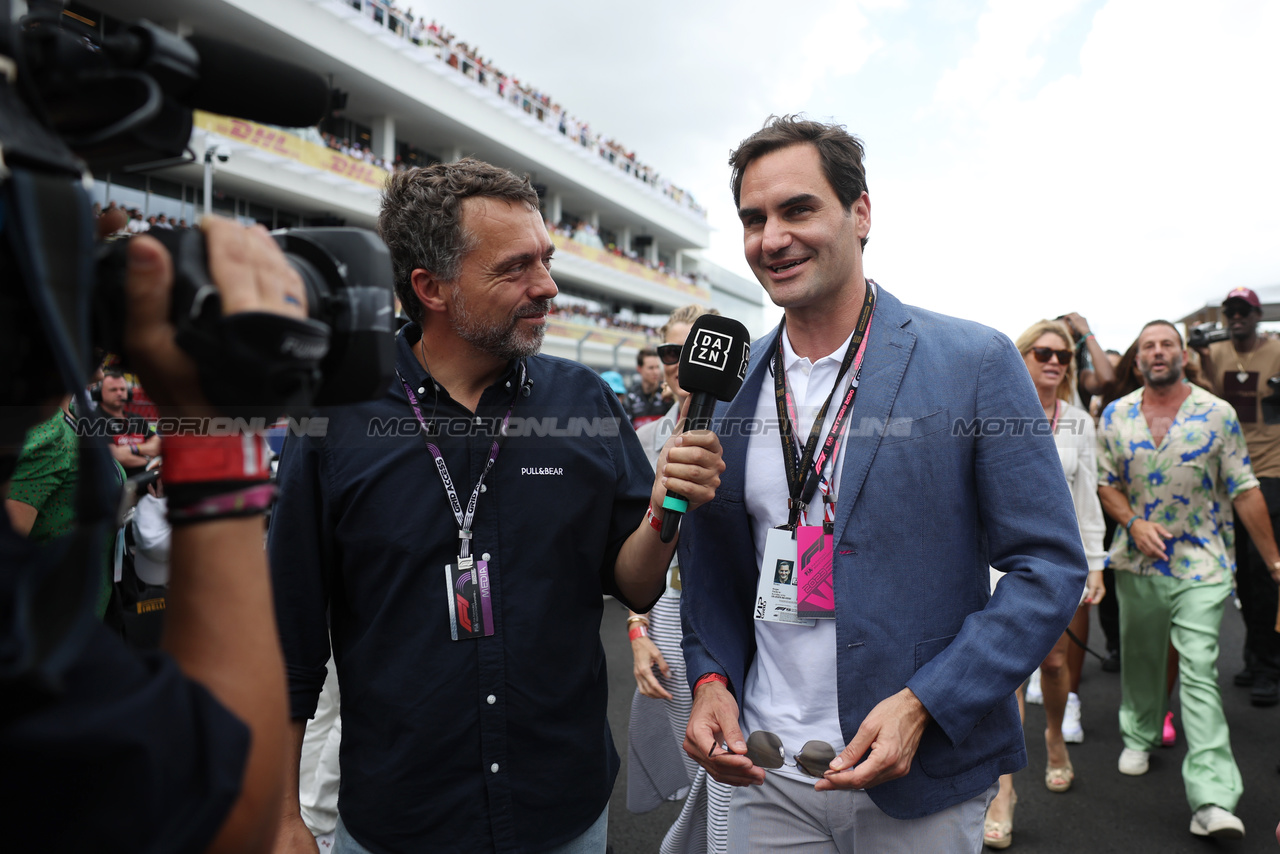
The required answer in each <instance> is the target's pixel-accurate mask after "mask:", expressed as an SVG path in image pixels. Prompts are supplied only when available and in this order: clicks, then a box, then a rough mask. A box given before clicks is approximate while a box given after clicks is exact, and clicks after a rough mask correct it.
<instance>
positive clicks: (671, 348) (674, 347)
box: [657, 344, 684, 365]
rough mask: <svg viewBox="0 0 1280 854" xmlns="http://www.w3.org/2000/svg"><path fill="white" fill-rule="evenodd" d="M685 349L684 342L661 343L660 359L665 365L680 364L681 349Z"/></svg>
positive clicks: (659, 349)
mask: <svg viewBox="0 0 1280 854" xmlns="http://www.w3.org/2000/svg"><path fill="white" fill-rule="evenodd" d="M682 349H684V345H683V344H659V345H658V347H657V350H658V359H659V360H660V361H661V362H662V364H664V365H678V364H680V351H681V350H682Z"/></svg>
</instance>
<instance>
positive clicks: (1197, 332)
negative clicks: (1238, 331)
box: [1187, 321, 1231, 350]
mask: <svg viewBox="0 0 1280 854" xmlns="http://www.w3.org/2000/svg"><path fill="white" fill-rule="evenodd" d="M1230 337H1231V332H1230V331H1229V330H1226V329H1223V328H1222V327H1221V326H1219V325H1218V324H1216V323H1214V322H1213V321H1210V322H1208V323H1201V324H1197V325H1196V326H1193V327H1191V329H1190V330H1189V331H1188V332H1187V346H1188V347H1191V348H1193V349H1197V350H1198V349H1200V348H1203V347H1208V346H1209V345H1210V344H1213V343H1214V342H1216V341H1226V340H1227V339H1229V338H1230Z"/></svg>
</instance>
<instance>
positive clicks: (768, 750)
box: [747, 730, 836, 777]
mask: <svg viewBox="0 0 1280 854" xmlns="http://www.w3.org/2000/svg"><path fill="white" fill-rule="evenodd" d="M785 755H786V753H785V751H784V750H783V747H782V739H781V738H779V737H778V736H777V735H775V734H774V733H771V732H767V731H765V730H757V731H756V732H753V733H751V735H750V736H748V738H747V758H748V759H750V760H751V764H753V765H755V766H757V767H759V768H781V767H782V766H783V765H786V764H788V763H787V762H786V761H785V759H784V758H783V757H784V756H785ZM794 758H795V760H796V766H795V767H797V768H799V769H800V770H801V771H803V772H804V773H805V774H806V775H808V776H810V777H821V776H822V775H823V774H824V773H825V772H826V771H827V770H828V769H829V768H830V766H831V760H833V759H835V758H836V751H835V748H834V747H832V746H831V745H830V744H828V743H827V742H825V741H806V742H805V743H804V747H802V748H800V752H799V753H797V754H796V755H795V757H794Z"/></svg>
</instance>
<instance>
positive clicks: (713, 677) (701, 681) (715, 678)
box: [693, 673, 729, 691]
mask: <svg viewBox="0 0 1280 854" xmlns="http://www.w3.org/2000/svg"><path fill="white" fill-rule="evenodd" d="M708 682H719V683H720V684H721V685H723V686H724V687H726V688H728V687H729V677H728V676H725V675H724V674H723V673H704V674H703V675H702V676H701V677H699V678H698V681H697V682H695V683H693V690H694V691H697V690H698V689H699V688H701V687H702V686H703V685H706V684H707V683H708Z"/></svg>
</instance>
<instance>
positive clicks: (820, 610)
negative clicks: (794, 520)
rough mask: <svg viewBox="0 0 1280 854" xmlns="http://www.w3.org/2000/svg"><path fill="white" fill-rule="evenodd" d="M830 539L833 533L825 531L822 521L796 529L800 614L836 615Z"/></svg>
mask: <svg viewBox="0 0 1280 854" xmlns="http://www.w3.org/2000/svg"><path fill="white" fill-rule="evenodd" d="M831 540H832V536H831V534H829V533H827V530H826V526H824V525H801V526H800V528H798V529H797V530H796V546H797V551H798V553H799V563H798V566H797V570H798V571H797V573H796V576H797V578H798V579H799V586H798V588H797V591H796V599H797V610H796V613H797V614H798V615H799V616H801V617H807V618H816V619H819V620H830V619H834V618H835V615H836V592H835V586H834V584H833V583H832V577H831V570H832V566H833V562H832V552H831Z"/></svg>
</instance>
